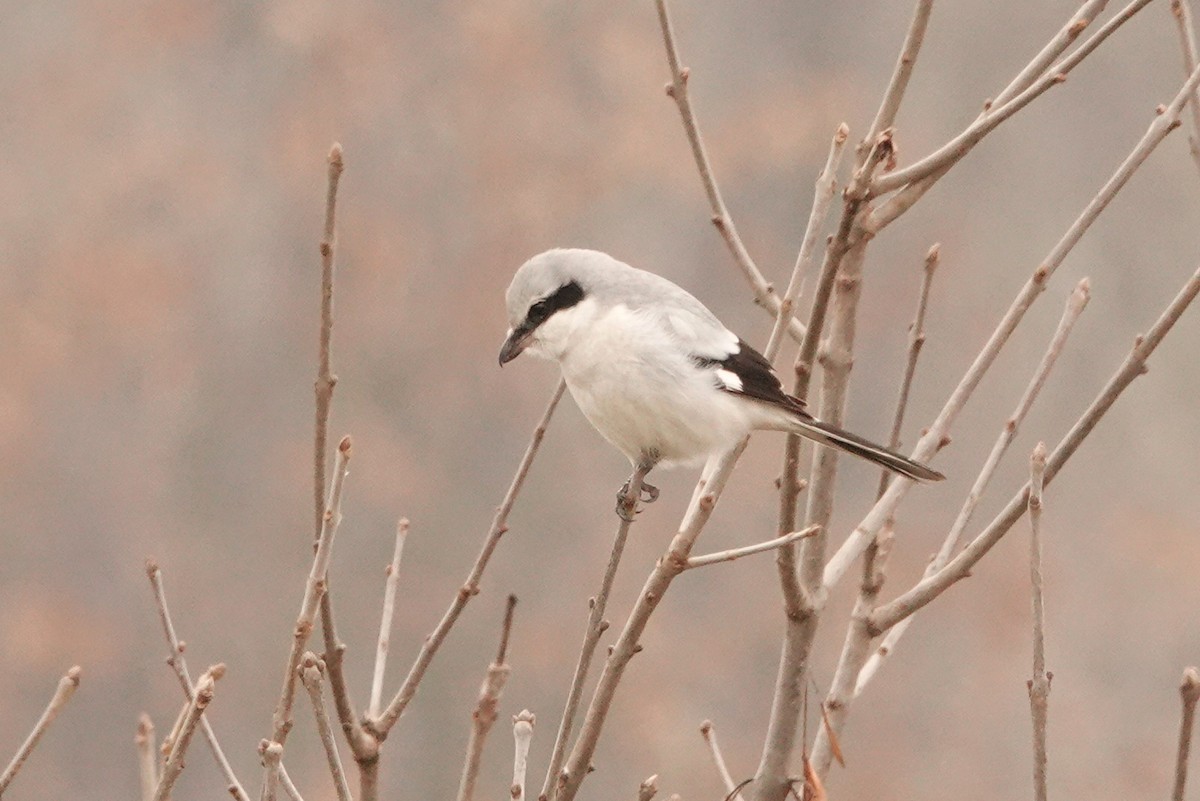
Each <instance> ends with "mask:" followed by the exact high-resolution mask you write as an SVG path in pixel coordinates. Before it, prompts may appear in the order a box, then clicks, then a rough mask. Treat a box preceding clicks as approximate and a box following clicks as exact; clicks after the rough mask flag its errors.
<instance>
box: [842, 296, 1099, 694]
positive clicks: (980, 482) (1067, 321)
mask: <svg viewBox="0 0 1200 801" xmlns="http://www.w3.org/2000/svg"><path fill="white" fill-rule="evenodd" d="M1090 297H1091V294H1090V284H1089V283H1088V279H1086V278H1084V279H1082V280H1081V281H1080V282H1079V284H1078V285H1077V286H1076V287H1075V290H1074V291H1073V292H1072V293H1071V294H1070V296H1069V297H1068V298H1067V303H1066V307H1065V308H1064V309H1063V314H1062V318H1061V319H1060V320H1059V323H1058V328H1057V329H1056V330H1055V332H1054V336H1053V337H1052V338H1051V340H1050V344H1049V345H1048V346H1047V348H1046V352H1045V354H1044V355H1043V356H1042V360H1041V362H1039V364H1038V366H1037V369H1036V370H1035V371H1034V373H1033V377H1032V378H1031V379H1030V381H1029V385H1028V386H1027V387H1026V388H1025V392H1024V393H1023V394H1022V395H1021V399H1020V400H1019V401H1018V402H1017V406H1016V408H1015V409H1014V410H1013V413H1012V414H1011V415H1009V417H1008V420H1007V421H1006V422H1005V424H1004V427H1003V428H1001V430H1000V434H999V436H997V438H996V442H995V444H993V445H992V450H991V452H990V453H989V454H988V456H987V459H986V460H985V461H984V464H983V467H982V468H981V469H980V471H979V475H978V477H976V479H975V483H974V484H973V485H972V487H971V491H970V492H969V493H968V494H967V498H966V500H965V501H963V505H962V508H961V509H960V510H959V513H958V516H957V517H956V518H955V520H954V523H953V524H952V525H951V526H950V533H949V534H947V535H946V539H945V541H943V543H942V547H941V549H940V550H939V551H938V553H937V555H936V556H934V558H933V561H931V562H930V563H929V566H928V567H927V568H926V569H925V575H926V576H931V575H933V574H934V573H936V572H937V571H938V570H940V569H941V568H943V567H944V566H945V565H946V563H947V562H949V561H950V558H951V556H953V555H954V551H955V549H956V548H957V547H958V542H959V539H960V538H961V536H962V533H963V531H964V530H966V527H967V524H968V523H969V522H970V520H971V517H972V515H973V514H974V512H975V508H976V506H978V505H979V501H980V499H982V498H983V493H984V491H985V490H986V489H987V486H988V484H989V483H990V482H991V479H992V476H993V475H994V474H995V472H996V468H997V467H999V465H1000V460H1001V459H1002V458H1003V457H1004V454H1005V453H1006V452H1007V451H1008V446H1009V445H1010V444H1011V443H1012V440H1013V438H1014V437H1015V436H1016V434H1017V430H1018V429H1019V428H1020V426H1021V423H1022V422H1024V420H1025V415H1026V414H1028V412H1029V410H1030V408H1032V406H1033V402H1034V401H1035V400H1036V399H1037V396H1038V394H1039V393H1040V392H1041V389H1042V387H1043V386H1044V385H1045V383H1046V378H1047V377H1048V376H1049V374H1050V370H1051V368H1052V367H1053V366H1054V364H1055V362H1056V361H1057V360H1058V357H1059V354H1061V353H1062V351H1063V348H1064V347H1065V346H1066V342H1067V337H1068V336H1069V335H1070V333H1071V329H1072V328H1074V326H1075V322H1076V320H1078V319H1079V316H1080V315H1081V314H1082V313H1083V310H1084V308H1086V307H1087V303H1088V300H1089V298H1090ZM911 623H912V619H911V618H908V619H906V620H903V621H901V622H900V623H898V624H897V625H896V626H894V627H892V628H891V629H889V630H888V632H887V635H886V636H885V637H884V638H883V642H882V643H881V644H880V645H879V647H878V648H877V649H876V650H875V653H874V654H872V655H871V658H870V659H868V660H867V663H866V665H864V666H863V669H862V670H861V671H860V672H859V674H858V680H857V684H856V685H855V689H854V695H855V696H856V697H857V696H858V695H859V694H860V693H861V692H862V691H863V689H864V688H865V687H866V686H867V684H868V683H870V681H871V679H872V678H874V676H875V673H876V672H877V671H878V670H879V668H880V666H881V665H882V664H883V662H884V661H885V660H886V659H887V658H888V657H889V656H890V655H891V654H892V652H893V651H894V650H895V648H896V643H897V642H899V640H900V638H901V637H903V636H904V632H905V630H906V629H907V628H908V626H909V625H910V624H911Z"/></svg>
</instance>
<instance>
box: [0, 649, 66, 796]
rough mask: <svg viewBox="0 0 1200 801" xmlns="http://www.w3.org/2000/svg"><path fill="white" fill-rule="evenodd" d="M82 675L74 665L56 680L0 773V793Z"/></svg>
mask: <svg viewBox="0 0 1200 801" xmlns="http://www.w3.org/2000/svg"><path fill="white" fill-rule="evenodd" d="M82 675H83V669H82V668H80V667H79V666H78V665H75V666H74V667H72V668H71V669H70V670H68V671H67V673H66V675H64V676H63V677H62V678H61V679H59V680H58V686H57V687H56V688H55V690H54V695H52V696H51V697H50V703H48V704H46V709H45V710H44V711H43V712H42V716H41V717H40V718H38V722H37V723H35V724H34V726H33V731H31V732H29V736H28V737H26V738H25V742H23V743H21V747H20V748H18V749H17V753H16V754H14V755H13V758H12V761H11V762H9V763H8V767H7V768H5V769H4V773H2V774H0V794H2V793H3V792H4V791H5V790H6V789H8V785H9V784H10V783H12V780H13V779H14V778H15V777H16V775H17V771H19V770H20V769H21V767H22V766H23V765H24V764H25V760H27V759H29V755H30V754H31V753H33V749H34V748H36V747H37V744H38V740H40V739H42V735H43V734H45V733H46V729H48V728H49V727H50V724H51V723H53V722H54V719H55V718H56V717H58V713H59V712H61V711H62V708H63V707H64V706H66V705H67V701H70V700H71V696H72V695H74V694H75V690H76V688H78V687H79V677H80V676H82Z"/></svg>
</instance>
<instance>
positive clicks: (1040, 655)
mask: <svg viewBox="0 0 1200 801" xmlns="http://www.w3.org/2000/svg"><path fill="white" fill-rule="evenodd" d="M1029 474H1030V478H1029V527H1030V530H1031V535H1030V539H1029V583H1030V592H1031V594H1032V597H1033V678H1032V679H1030V680H1029V712H1030V715H1031V716H1032V717H1033V790H1034V798H1035V799H1036V801H1046V715H1047V713H1048V711H1049V702H1050V680H1051V679H1052V678H1054V676H1053V674H1050V673H1047V672H1046V611H1045V607H1044V605H1043V603H1042V486H1043V484H1044V481H1045V474H1046V443H1044V442H1039V443H1038V444H1037V447H1036V448H1034V449H1033V456H1032V458H1031V459H1030V470H1029Z"/></svg>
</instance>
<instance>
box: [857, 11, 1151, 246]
mask: <svg viewBox="0 0 1200 801" xmlns="http://www.w3.org/2000/svg"><path fill="white" fill-rule="evenodd" d="M1149 1H1150V0H1134V2H1132V3H1130V4H1129V5H1128V6H1126V7H1125V8H1123V9H1122V10H1121V11H1119V12H1118V13H1117V14H1116V15H1115V16H1113V18H1112V19H1110V20H1109V21H1108V22H1106V23H1105V24H1104V25H1103V26H1102V27H1101V28H1100V29H1099V30H1098V31H1096V33H1095V34H1093V35H1092V37H1091V38H1090V39H1088V40H1087V42H1085V43H1084V44H1083V45H1081V46H1080V48H1079V49H1078V50H1077V51H1075V53H1074V54H1073V55H1072V56H1071V58H1072V59H1075V58H1078V60H1082V59H1083V58H1084V57H1086V56H1087V55H1089V54H1090V53H1091V52H1092V51H1093V50H1095V49H1096V47H1098V46H1099V45H1100V44H1101V43H1102V42H1103V41H1104V40H1105V39H1106V38H1108V36H1109V35H1111V34H1112V33H1113V31H1115V30H1116V29H1117V28H1119V27H1120V26H1121V25H1124V24H1125V23H1126V22H1128V21H1129V20H1130V19H1131V18H1132V17H1133V16H1134V15H1135V14H1136V13H1137V12H1138V11H1140V10H1141V9H1142V8H1143V7H1144V6H1145V5H1146V4H1147V3H1148V2H1149ZM1102 5H1104V3H1098V2H1097V0H1087V2H1085V3H1084V5H1083V7H1082V8H1080V10H1079V11H1078V12H1076V13H1075V15H1074V16H1072V17H1071V19H1070V20H1068V21H1067V24H1066V25H1065V26H1063V28H1062V29H1061V30H1060V31H1059V32H1058V34H1057V35H1056V36H1055V37H1054V38H1053V39H1051V40H1050V42H1049V43H1048V44H1047V45H1046V47H1045V48H1043V49H1042V51H1041V53H1039V54H1038V55H1037V56H1036V57H1035V58H1034V59H1033V61H1031V62H1030V63H1029V64H1028V65H1027V66H1026V67H1025V69H1024V70H1022V72H1021V74H1020V75H1018V76H1017V77H1016V78H1014V79H1013V81H1012V82H1011V83H1010V84H1009V85H1008V86H1007V87H1006V88H1005V89H1004V90H1003V91H1002V92H1001V93H1000V95H999V96H998V97H997V98H996V100H995V101H993V102H992V103H990V104H988V105H987V106H986V107H985V109H984V111H983V113H982V114H980V115H979V117H977V118H976V120H975V122H974V123H973V125H979V124H981V123H982V122H983V121H984V120H985V119H989V118H992V115H993V114H994V113H995V111H994V110H995V109H997V108H1010V107H1011V104H1012V103H1014V102H1016V101H1017V100H1018V99H1019V98H1021V97H1024V96H1025V94H1024V93H1025V92H1028V91H1032V90H1033V89H1034V87H1033V80H1034V79H1035V77H1036V76H1034V75H1033V74H1032V73H1033V72H1034V71H1036V74H1037V75H1039V76H1042V77H1043V78H1044V77H1045V76H1055V75H1058V74H1059V73H1060V72H1062V70H1061V65H1060V67H1059V68H1056V69H1051V70H1048V67H1049V64H1050V62H1052V61H1053V60H1054V59H1055V58H1057V57H1058V56H1059V55H1061V54H1062V52H1063V51H1065V50H1066V48H1067V47H1068V46H1069V45H1070V44H1071V42H1073V41H1074V40H1075V38H1076V37H1077V36H1078V35H1079V33H1081V32H1082V31H1083V30H1084V28H1085V27H1087V24H1088V22H1090V20H1091V19H1093V18H1094V14H1096V13H1099V10H1100V8H1099V6H1102ZM1066 63H1067V61H1064V62H1063V64H1066ZM1075 63H1078V61H1076V62H1075ZM1072 66H1074V65H1072ZM1051 85H1053V84H1051ZM1046 88H1049V87H1046ZM963 155H965V153H964V154H963ZM959 158H961V156H959ZM955 163H957V159H954V160H951V161H949V162H947V163H946V164H945V165H943V166H942V167H940V168H939V169H937V170H935V171H934V172H932V173H931V174H929V175H927V176H925V177H923V178H921V179H920V180H915V181H913V182H911V183H909V184H908V185H906V186H904V188H903V189H901V190H900V191H899V192H897V193H896V194H895V195H893V196H892V197H891V198H889V199H888V200H887V202H885V203H883V204H881V205H880V206H878V207H877V208H876V209H875V210H874V211H873V212H872V213H871V214H870V215H868V217H867V219H866V220H864V222H863V226H864V228H865V229H866V230H868V231H871V232H874V233H877V232H879V231H880V230H882V229H883V228H885V227H887V226H888V225H889V224H891V223H892V222H894V221H895V220H896V218H898V217H899V216H900V215H902V214H903V213H904V212H906V211H908V209H910V208H912V206H913V205H914V204H915V203H916V202H917V201H918V200H920V199H921V198H922V197H924V195H925V193H926V192H928V191H929V190H930V189H931V188H932V187H933V185H934V184H935V183H937V182H938V180H939V179H940V178H941V177H942V176H943V175H945V174H946V173H947V172H948V171H949V170H950V168H951V167H953V166H954V164H955ZM887 177H888V178H889V179H890V178H892V176H891V175H889V176H887ZM897 186H898V185H897Z"/></svg>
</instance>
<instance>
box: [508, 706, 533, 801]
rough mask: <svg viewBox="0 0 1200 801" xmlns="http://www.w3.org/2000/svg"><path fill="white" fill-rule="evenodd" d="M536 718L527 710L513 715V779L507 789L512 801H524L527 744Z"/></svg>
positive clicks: (527, 765)
mask: <svg viewBox="0 0 1200 801" xmlns="http://www.w3.org/2000/svg"><path fill="white" fill-rule="evenodd" d="M536 722H537V718H536V717H535V716H534V714H533V713H532V712H530V711H529V710H528V709H522V710H521V712H520V713H519V714H516V715H513V778H512V785H511V786H510V787H509V791H508V792H509V795H510V796H511V797H512V801H525V773H526V770H527V769H528V767H529V743H530V741H532V740H533V726H534V724H535V723H536Z"/></svg>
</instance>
